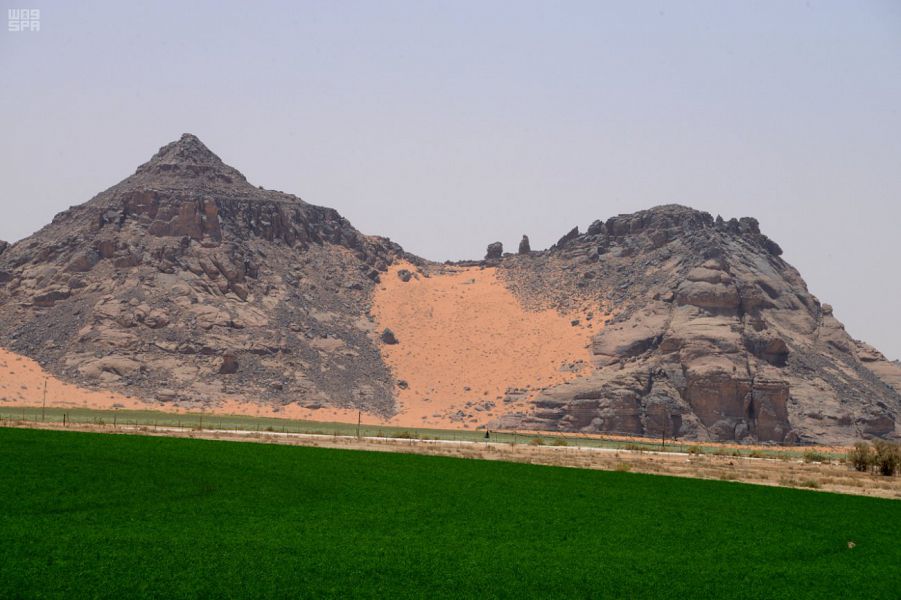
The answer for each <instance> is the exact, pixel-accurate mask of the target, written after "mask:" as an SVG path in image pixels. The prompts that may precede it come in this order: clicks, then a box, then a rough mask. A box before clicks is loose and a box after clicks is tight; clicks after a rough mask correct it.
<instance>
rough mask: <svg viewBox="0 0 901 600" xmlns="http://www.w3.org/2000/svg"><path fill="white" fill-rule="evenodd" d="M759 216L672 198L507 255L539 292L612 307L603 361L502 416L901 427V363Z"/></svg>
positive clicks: (561, 301)
mask: <svg viewBox="0 0 901 600" xmlns="http://www.w3.org/2000/svg"><path fill="white" fill-rule="evenodd" d="M780 255H781V249H780V248H779V246H778V245H777V244H776V243H774V242H773V241H771V240H770V239H768V238H767V237H766V236H764V235H763V234H762V233H761V232H760V229H759V227H758V224H757V221H756V220H754V219H751V218H744V219H739V220H736V219H732V220H730V221H724V220H722V219H719V218H717V219H714V218H713V217H712V216H711V215H709V214H707V213H702V212H699V211H695V210H692V209H689V208H686V207H682V206H662V207H658V208H655V209H652V210H648V211H642V212H639V213H635V214H631V215H621V216H618V217H613V218H611V219H608V220H607V221H606V222H602V221H596V222H595V223H593V224H592V225H591V226H590V227H589V229H588V231H587V232H586V233H585V234H579V233H578V230H577V229H574V230H573V231H570V232H569V233H568V234H567V235H565V236H564V237H563V238H562V239H561V240H560V242H558V243H557V245H556V246H554V247H553V248H552V249H551V250H548V251H545V252H541V253H537V254H536V253H533V254H532V256H531V257H529V259H528V260H524V259H523V258H522V257H519V256H512V257H505V258H504V259H503V260H502V261H500V264H499V265H498V270H499V273H500V274H501V276H502V277H503V278H504V279H505V281H506V283H507V285H508V286H510V288H511V289H512V290H514V292H515V293H516V294H517V295H518V297H519V298H520V299H521V300H522V301H523V302H524V303H526V304H527V305H529V306H533V307H535V308H546V307H548V306H552V307H555V308H558V309H560V310H571V309H572V308H574V307H576V306H578V305H580V303H584V302H585V301H586V300H587V301H596V302H599V303H601V304H602V305H603V306H604V307H605V309H606V311H607V312H609V313H610V314H611V315H612V318H611V320H610V321H609V322H608V323H607V324H606V326H605V327H604V328H603V329H601V331H600V332H599V333H597V334H596V335H595V336H594V338H593V341H592V348H591V351H592V355H593V360H594V367H595V368H594V370H593V372H592V373H591V374H588V375H585V376H584V377H581V378H580V379H578V380H577V381H575V382H571V383H569V384H567V385H563V386H557V387H552V388H547V389H545V390H543V391H542V392H541V393H540V394H539V396H538V398H537V399H536V402H535V410H534V411H532V412H531V413H530V414H526V415H522V416H521V417H519V418H517V419H509V418H508V419H507V420H506V421H505V422H504V423H500V424H499V425H507V426H516V427H523V428H525V427H531V428H539V429H551V430H562V431H585V432H603V431H610V432H623V433H636V434H642V435H662V434H663V432H666V434H667V435H668V436H672V435H678V436H680V437H687V438H694V439H716V440H738V441H772V442H791V441H797V440H816V441H820V442H831V441H836V442H840V441H848V440H850V439H853V438H857V437H861V436H863V437H870V436H879V437H892V436H896V435H898V433H899V429H898V426H897V425H896V422H897V420H898V418H899V416H901V396H899V390H901V368H899V365H898V364H897V363H891V362H889V361H887V360H886V359H885V357H884V356H882V355H881V354H879V353H878V352H877V351H875V350H874V349H872V348H870V347H868V346H866V345H865V344H862V343H860V342H857V341H855V340H853V339H852V338H851V337H850V336H849V335H848V334H847V333H846V332H845V330H844V328H843V326H842V325H841V323H839V322H838V321H837V320H836V319H835V317H834V316H833V314H832V309H831V307H829V306H828V305H825V304H820V302H819V301H818V300H817V299H816V298H815V297H813V296H812V295H811V294H810V293H809V292H808V291H807V287H806V285H805V284H804V281H803V280H802V279H801V276H800V275H799V274H798V272H797V271H796V270H795V269H794V268H792V267H791V266H790V265H789V264H787V263H786V262H785V261H783V260H782V259H781V258H780Z"/></svg>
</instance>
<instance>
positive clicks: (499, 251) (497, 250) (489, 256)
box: [485, 242, 504, 260]
mask: <svg viewBox="0 0 901 600" xmlns="http://www.w3.org/2000/svg"><path fill="white" fill-rule="evenodd" d="M503 254H504V245H503V244H502V243H500V242H492V243H490V244H488V251H487V252H485V260H495V259H498V258H500V257H501V256H503Z"/></svg>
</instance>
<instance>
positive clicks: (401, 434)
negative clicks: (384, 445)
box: [391, 431, 416, 440]
mask: <svg viewBox="0 0 901 600" xmlns="http://www.w3.org/2000/svg"><path fill="white" fill-rule="evenodd" d="M391 437H393V438H399V439H402V440H412V439H413V438H415V437H416V436H415V435H413V434H412V433H410V432H409V431H395V432H394V433H392V434H391Z"/></svg>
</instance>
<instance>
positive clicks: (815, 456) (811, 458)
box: [804, 450, 829, 463]
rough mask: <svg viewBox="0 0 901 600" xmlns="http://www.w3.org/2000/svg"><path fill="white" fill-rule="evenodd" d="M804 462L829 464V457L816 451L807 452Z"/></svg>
mask: <svg viewBox="0 0 901 600" xmlns="http://www.w3.org/2000/svg"><path fill="white" fill-rule="evenodd" d="M804 462H806V463H813V462H818V463H823V462H829V457H828V456H826V455H825V454H822V453H820V452H817V451H816V450H807V451H806V452H804Z"/></svg>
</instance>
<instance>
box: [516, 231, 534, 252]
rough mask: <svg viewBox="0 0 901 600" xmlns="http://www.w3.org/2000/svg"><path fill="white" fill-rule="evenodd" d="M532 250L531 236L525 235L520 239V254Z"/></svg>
mask: <svg viewBox="0 0 901 600" xmlns="http://www.w3.org/2000/svg"><path fill="white" fill-rule="evenodd" d="M531 251H532V247H531V246H530V245H529V236H527V235H523V236H522V239H521V240H520V241H519V250H518V252H519V254H528V253H529V252H531Z"/></svg>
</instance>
